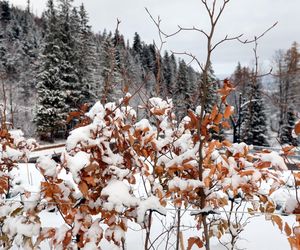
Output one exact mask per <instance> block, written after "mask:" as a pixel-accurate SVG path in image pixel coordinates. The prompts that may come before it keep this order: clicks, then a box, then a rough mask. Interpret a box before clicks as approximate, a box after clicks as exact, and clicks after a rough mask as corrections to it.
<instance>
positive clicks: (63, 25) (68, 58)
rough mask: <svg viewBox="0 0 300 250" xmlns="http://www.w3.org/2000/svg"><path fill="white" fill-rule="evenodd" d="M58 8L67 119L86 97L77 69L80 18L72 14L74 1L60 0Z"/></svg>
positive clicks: (61, 67) (65, 114)
mask: <svg viewBox="0 0 300 250" xmlns="http://www.w3.org/2000/svg"><path fill="white" fill-rule="evenodd" d="M58 2H59V7H58V27H59V40H58V43H57V46H59V47H60V51H61V57H60V65H59V67H60V71H61V80H62V85H61V87H62V88H63V89H64V90H65V94H66V106H65V108H66V109H65V111H64V116H65V117H67V115H68V113H69V112H72V111H76V110H78V109H79V108H80V106H81V104H82V103H83V100H84V96H83V93H82V89H81V85H80V82H79V79H78V72H77V68H76V66H75V65H76V62H77V57H78V53H77V42H78V40H77V35H78V34H77V32H78V30H77V29H78V26H79V23H78V22H79V18H78V15H77V13H76V15H74V12H72V2H73V0H59V1H58Z"/></svg>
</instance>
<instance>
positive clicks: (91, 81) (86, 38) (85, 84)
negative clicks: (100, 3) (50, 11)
mask: <svg viewBox="0 0 300 250" xmlns="http://www.w3.org/2000/svg"><path fill="white" fill-rule="evenodd" d="M79 21H80V23H79V24H80V26H79V38H78V41H77V43H78V48H77V53H78V54H77V58H78V63H77V64H76V67H77V73H78V80H79V83H80V86H81V89H82V95H83V100H82V101H81V102H82V103H84V102H90V101H91V100H94V99H96V97H97V96H96V94H95V92H96V89H97V86H96V79H95V71H96V68H97V67H98V66H99V65H98V64H97V62H96V45H95V42H94V39H93V38H94V37H93V34H92V31H91V26H89V24H88V22H89V19H88V15H87V12H86V10H85V8H84V5H83V4H82V5H81V6H80V10H79ZM74 32H76V31H74Z"/></svg>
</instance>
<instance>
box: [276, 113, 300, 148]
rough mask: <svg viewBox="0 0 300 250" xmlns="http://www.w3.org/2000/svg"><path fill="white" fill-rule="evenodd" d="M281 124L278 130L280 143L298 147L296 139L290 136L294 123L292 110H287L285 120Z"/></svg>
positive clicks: (294, 118)
mask: <svg viewBox="0 0 300 250" xmlns="http://www.w3.org/2000/svg"><path fill="white" fill-rule="evenodd" d="M282 122H283V124H281V126H280V130H279V141H280V143H281V144H289V145H294V146H297V145H298V142H297V139H296V138H294V137H293V136H292V133H293V129H294V127H295V123H296V116H295V112H294V111H293V109H292V108H289V109H288V111H287V113H286V115H285V119H284V120H283V121H282Z"/></svg>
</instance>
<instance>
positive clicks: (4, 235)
mask: <svg viewBox="0 0 300 250" xmlns="http://www.w3.org/2000/svg"><path fill="white" fill-rule="evenodd" d="M36 145H37V144H36V142H35V141H34V140H32V139H29V140H25V138H24V137H23V134H22V133H21V132H20V131H19V132H18V133H14V132H13V131H12V132H11V133H10V132H8V131H7V130H6V129H0V221H1V224H0V246H1V247H2V248H4V249H9V248H10V247H11V246H12V245H13V244H15V245H17V246H19V247H23V248H24V249H31V248H32V246H33V242H32V240H33V237H36V236H38V235H39V230H40V222H39V218H38V215H37V214H36V213H35V212H36V211H35V207H36V203H35V201H36V200H38V199H39V197H38V196H36V195H30V194H28V195H27V197H23V201H24V203H23V204H22V203H19V202H15V199H18V200H19V197H21V196H22V195H23V194H24V193H25V192H26V190H25V189H24V188H23V187H21V186H19V185H18V176H17V175H16V174H15V173H16V171H15V170H16V168H17V167H18V165H17V163H18V162H20V161H21V160H24V161H26V158H27V156H28V154H29V152H30V151H31V150H32V149H34V148H35V147H36Z"/></svg>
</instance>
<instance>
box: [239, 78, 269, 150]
mask: <svg viewBox="0 0 300 250" xmlns="http://www.w3.org/2000/svg"><path fill="white" fill-rule="evenodd" d="M253 79H254V80H253V81H252V82H251V84H250V86H249V95H248V99H247V100H246V102H245V103H244V104H243V105H242V110H243V112H242V116H243V117H242V125H241V129H242V141H244V142H245V143H247V144H253V145H255V146H269V144H268V142H267V124H266V115H265V108H264V101H263V98H262V94H261V83H260V82H259V81H258V80H257V79H255V77H253Z"/></svg>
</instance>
